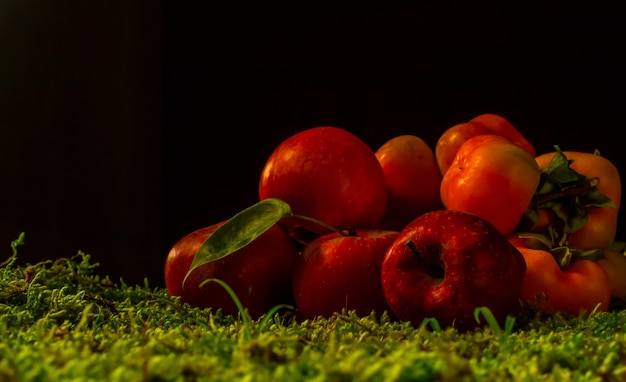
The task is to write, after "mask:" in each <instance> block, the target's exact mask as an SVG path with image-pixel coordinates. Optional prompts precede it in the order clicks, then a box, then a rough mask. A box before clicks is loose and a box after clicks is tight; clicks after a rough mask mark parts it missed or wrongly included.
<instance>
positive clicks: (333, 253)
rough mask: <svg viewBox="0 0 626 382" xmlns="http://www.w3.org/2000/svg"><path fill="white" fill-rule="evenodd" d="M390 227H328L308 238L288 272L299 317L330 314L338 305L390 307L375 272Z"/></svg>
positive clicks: (368, 309)
mask: <svg viewBox="0 0 626 382" xmlns="http://www.w3.org/2000/svg"><path fill="white" fill-rule="evenodd" d="M397 236H398V232H396V231H384V230H375V229H358V230H355V231H353V232H350V233H348V234H346V235H345V236H342V235H340V234H339V233H336V232H333V233H329V234H326V235H323V236H320V237H318V238H317V239H315V240H313V241H312V242H311V243H309V244H308V245H307V246H306V247H305V248H304V250H303V251H302V253H301V255H300V256H299V257H298V261H297V263H296V267H295V270H294V277H293V290H294V297H295V301H296V307H297V308H298V310H299V311H300V313H301V314H302V316H304V317H305V318H314V317H316V316H323V317H330V316H332V314H333V313H334V312H341V311H342V310H343V309H345V310H346V311H348V310H355V311H356V313H357V314H358V315H360V316H365V315H369V314H371V313H372V312H375V313H376V314H379V315H380V314H382V313H383V312H385V311H387V312H389V313H391V312H390V309H389V306H388V304H387V301H386V299H385V296H384V294H383V289H382V285H381V280H380V272H381V267H382V261H383V257H384V256H385V253H386V252H387V249H388V248H389V246H390V245H391V243H392V242H393V241H394V239H395V238H396V237H397Z"/></svg>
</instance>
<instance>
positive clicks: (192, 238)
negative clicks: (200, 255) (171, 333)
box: [165, 221, 298, 318]
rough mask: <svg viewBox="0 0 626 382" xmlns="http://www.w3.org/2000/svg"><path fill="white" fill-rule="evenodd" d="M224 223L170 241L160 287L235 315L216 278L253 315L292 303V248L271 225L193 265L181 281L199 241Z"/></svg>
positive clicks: (294, 252) (195, 303)
mask: <svg viewBox="0 0 626 382" xmlns="http://www.w3.org/2000/svg"><path fill="white" fill-rule="evenodd" d="M224 223H225V221H222V222H220V223H217V224H213V225H211V226H208V227H204V228H200V229H198V230H196V231H193V232H191V233H189V234H188V235H186V236H184V237H183V238H181V239H180V240H179V241H178V242H176V243H175V244H174V246H173V247H172V249H171V250H170V252H169V254H168V256H167V259H166V262H165V285H166V288H167V291H168V293H169V294H170V295H171V296H180V299H181V302H183V303H188V304H190V305H191V306H194V307H199V308H212V309H213V311H217V310H218V309H222V312H223V313H224V314H232V315H236V314H237V313H238V310H237V307H236V304H235V303H234V301H233V299H232V297H231V296H230V295H229V294H228V292H227V291H226V290H225V289H224V288H223V287H222V286H221V285H220V284H218V283H215V282H209V283H205V284H204V285H203V286H200V285H201V284H202V283H203V282H204V281H205V280H206V279H209V278H216V279H219V280H221V281H223V282H225V283H226V284H228V286H230V287H231V288H232V289H233V291H234V292H235V294H236V295H237V298H238V299H239V300H240V301H241V303H242V305H243V306H244V308H246V309H247V310H248V313H249V314H250V316H251V317H253V318H258V317H260V316H261V315H263V314H265V313H267V312H268V310H270V309H271V308H273V307H274V306H276V305H279V304H293V303H294V299H293V292H292V287H291V283H292V274H293V269H294V266H295V262H296V258H297V256H298V249H297V247H296V244H295V243H294V241H293V240H292V239H291V237H290V236H289V235H288V234H287V233H286V232H285V231H284V230H283V229H282V228H281V227H279V226H278V225H274V226H272V227H271V228H269V229H268V230H267V231H265V232H264V233H263V234H261V235H260V236H259V237H258V238H256V239H255V240H253V241H252V242H251V243H250V244H248V245H247V246H245V247H243V248H240V249H238V250H237V251H235V252H233V253H231V254H229V255H228V256H225V257H222V258H220V259H217V260H214V261H211V262H208V263H206V264H203V265H201V266H199V267H198V268H196V269H194V270H193V271H192V272H191V273H190V274H189V277H188V278H187V280H186V281H185V283H184V285H183V281H184V280H185V276H186V275H187V273H188V272H189V270H190V267H191V264H192V262H193V259H194V256H195V255H196V253H197V252H198V249H199V248H200V246H201V245H202V243H203V242H204V241H205V240H206V239H207V238H208V237H209V236H211V235H212V234H213V232H215V230H217V229H218V228H219V227H220V226H221V225H223V224H224Z"/></svg>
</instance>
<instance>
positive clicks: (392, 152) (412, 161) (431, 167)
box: [376, 135, 443, 230]
mask: <svg viewBox="0 0 626 382" xmlns="http://www.w3.org/2000/svg"><path fill="white" fill-rule="evenodd" d="M376 157H377V158H378V161H379V162H380V165H381V166H382V168H383V172H384V173H385V179H386V181H387V190H388V198H387V211H386V213H385V216H384V217H383V222H382V223H381V227H382V228H385V229H392V230H401V229H403V228H404V227H405V226H406V225H407V224H409V223H410V222H411V221H412V220H413V219H415V218H416V217H418V216H420V215H421V214H424V213H426V212H430V211H435V210H439V209H442V208H443V204H442V203H441V197H440V195H439V187H440V185H441V178H442V176H441V172H439V167H438V166H437V160H436V159H435V154H434V153H433V150H432V149H431V148H430V146H429V145H428V143H426V142H425V141H424V140H423V139H421V138H420V137H417V136H415V135H399V136H396V137H393V138H391V139H389V140H388V141H387V142H385V143H384V144H383V145H382V146H380V147H379V148H378V150H377V151H376Z"/></svg>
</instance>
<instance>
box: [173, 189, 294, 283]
mask: <svg viewBox="0 0 626 382" xmlns="http://www.w3.org/2000/svg"><path fill="white" fill-rule="evenodd" d="M290 215H291V207H290V206H289V204H287V203H286V202H284V201H283V200H281V199H277V198H268V199H264V200H262V201H260V202H258V203H256V204H254V205H252V206H250V207H248V208H246V209H245V210H243V211H241V212H239V213H238V214H236V215H235V216H233V217H232V218H230V219H228V221H226V223H224V224H223V225H221V226H220V227H219V228H218V229H216V230H215V231H214V232H213V234H211V235H210V236H209V237H208V238H207V239H206V240H205V241H204V243H202V245H201V246H200V249H198V252H197V253H196V255H195V257H194V259H193V262H192V263H191V267H190V268H189V271H188V272H187V275H186V276H185V280H186V279H187V277H188V276H189V274H190V273H191V272H192V271H193V270H194V269H196V268H198V267H199V266H201V265H203V264H206V263H209V262H211V261H215V260H218V259H221V258H223V257H225V256H228V255H230V254H231V253H233V252H235V251H237V250H239V249H241V248H243V247H245V246H246V245H248V244H250V243H251V242H252V241H253V240H254V239H256V238H257V237H259V236H261V235H262V234H263V233H264V232H265V231H267V230H268V229H270V228H271V227H272V226H273V225H274V224H276V223H277V222H278V221H279V220H280V219H282V218H283V217H285V216H290ZM183 285H184V281H183Z"/></svg>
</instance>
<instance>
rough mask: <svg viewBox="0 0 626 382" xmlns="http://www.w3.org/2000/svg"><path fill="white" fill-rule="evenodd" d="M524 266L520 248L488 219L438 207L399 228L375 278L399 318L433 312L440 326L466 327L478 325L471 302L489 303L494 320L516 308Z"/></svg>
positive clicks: (417, 322) (416, 320)
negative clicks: (379, 272)
mask: <svg viewBox="0 0 626 382" xmlns="http://www.w3.org/2000/svg"><path fill="white" fill-rule="evenodd" d="M409 243H412V245H414V249H412V248H411V246H410V245H409ZM525 272H526V263H525V261H524V257H523V256H522V254H521V253H520V252H519V251H518V250H517V249H516V248H515V246H513V245H512V244H511V243H510V242H509V241H508V240H507V238H506V237H505V236H503V235H502V234H501V233H500V232H499V231H498V230H497V229H496V228H495V227H494V226H493V225H492V224H491V223H489V222H488V221H486V220H485V219H482V218H480V217H478V216H476V215H474V214H470V213H466V212H461V211H453V210H441V211H434V212H429V213H426V214H424V215H422V216H420V217H418V218H417V219H415V220H414V221H413V222H411V223H410V224H409V225H408V226H407V227H406V228H405V229H404V230H402V231H401V232H400V234H399V235H398V237H397V238H396V240H395V241H394V243H392V244H391V246H390V247H389V249H388V251H387V253H386V255H385V258H384V260H383V264H382V268H381V279H382V286H383V291H384V294H385V297H386V299H387V302H388V304H389V306H390V308H391V310H392V311H393V313H395V315H396V316H397V317H398V318H399V319H400V320H403V321H410V322H411V323H412V324H413V325H415V326H418V325H420V324H421V323H422V321H423V320H424V319H425V318H435V319H436V320H437V321H438V323H439V324H440V325H441V326H442V327H449V326H452V327H455V328H457V329H458V330H460V331H467V330H471V329H474V328H476V327H477V326H478V324H477V322H476V320H475V318H474V310H475V309H476V308H477V307H483V306H484V307H487V308H489V309H490V310H491V312H492V313H493V314H494V316H495V317H496V319H498V320H499V322H503V320H504V318H506V315H508V314H513V313H514V312H517V311H519V296H520V291H521V288H522V282H523V281H524V275H525Z"/></svg>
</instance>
